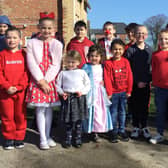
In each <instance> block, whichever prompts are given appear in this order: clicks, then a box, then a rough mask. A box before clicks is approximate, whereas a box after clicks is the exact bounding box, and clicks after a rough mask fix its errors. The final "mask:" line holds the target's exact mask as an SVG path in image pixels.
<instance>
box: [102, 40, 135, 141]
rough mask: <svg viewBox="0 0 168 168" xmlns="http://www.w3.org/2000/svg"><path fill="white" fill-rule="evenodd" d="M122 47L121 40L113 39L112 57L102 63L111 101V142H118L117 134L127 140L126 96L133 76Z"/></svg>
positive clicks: (128, 95) (129, 93) (129, 92)
mask: <svg viewBox="0 0 168 168" xmlns="http://www.w3.org/2000/svg"><path fill="white" fill-rule="evenodd" d="M124 49H125V44H124V42H123V41H122V40H120V39H115V40H113V42H112V43H111V52H112V54H113V57H112V58H111V59H110V60H107V61H105V65H104V83H105V87H106V91H107V94H108V96H109V98H110V99H111V101H112V105H111V108H110V112H111V117H112V123H113V131H112V132H111V137H110V138H111V142H112V143H116V142H118V135H119V136H120V138H121V140H123V141H128V140H129V138H128V135H127V134H126V132H125V118H126V102H127V97H130V96H131V91H132V85H133V77H132V71H131V67H130V64H129V62H128V60H127V59H126V58H124V57H123V53H124ZM117 123H118V124H117ZM117 125H119V127H117Z"/></svg>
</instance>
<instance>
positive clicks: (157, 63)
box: [150, 29, 168, 144]
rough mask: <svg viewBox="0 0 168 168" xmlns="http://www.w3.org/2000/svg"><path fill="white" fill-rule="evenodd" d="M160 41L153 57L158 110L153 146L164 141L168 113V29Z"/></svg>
mask: <svg viewBox="0 0 168 168" xmlns="http://www.w3.org/2000/svg"><path fill="white" fill-rule="evenodd" d="M158 41H159V46H160V48H159V49H158V51H156V52H154V53H153V55H152V81H153V85H154V86H155V103H156V108H157V115H156V127H157V135H155V136H154V137H152V138H151V139H150V142H151V143H152V144H157V143H159V142H162V141H164V136H163V132H164V129H165V122H166V116H167V112H168V107H167V102H168V29H164V30H161V32H160V33H159V37H158Z"/></svg>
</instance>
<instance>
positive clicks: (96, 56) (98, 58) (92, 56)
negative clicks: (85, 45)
mask: <svg viewBox="0 0 168 168" xmlns="http://www.w3.org/2000/svg"><path fill="white" fill-rule="evenodd" d="M89 60H90V62H91V63H92V64H93V65H97V64H100V61H101V55H100V54H98V53H97V51H93V52H91V53H90V54H89Z"/></svg>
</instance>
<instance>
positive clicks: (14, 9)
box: [0, 0, 60, 45]
mask: <svg viewBox="0 0 168 168" xmlns="http://www.w3.org/2000/svg"><path fill="white" fill-rule="evenodd" d="M57 1H60V0H1V2H0V5H1V8H0V14H1V15H7V16H8V17H9V19H10V20H11V22H12V24H13V25H15V26H16V27H18V28H21V31H22V36H23V39H22V41H23V45H24V44H25V42H24V41H25V40H24V37H25V36H31V35H32V32H37V31H38V30H37V23H38V19H39V13H40V12H45V11H46V12H54V13H55V15H56V17H55V18H56V19H55V25H56V31H57V27H58V26H57V24H58V19H57V18H58V13H57V11H58V10H57V6H58V3H57Z"/></svg>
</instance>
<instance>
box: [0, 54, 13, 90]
mask: <svg viewBox="0 0 168 168" xmlns="http://www.w3.org/2000/svg"><path fill="white" fill-rule="evenodd" d="M10 86H12V85H11V84H10V82H9V81H8V80H7V79H6V78H5V76H4V57H3V55H2V54H0V88H2V89H5V90H6V91H7V90H8V89H9V87H10Z"/></svg>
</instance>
